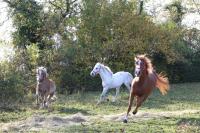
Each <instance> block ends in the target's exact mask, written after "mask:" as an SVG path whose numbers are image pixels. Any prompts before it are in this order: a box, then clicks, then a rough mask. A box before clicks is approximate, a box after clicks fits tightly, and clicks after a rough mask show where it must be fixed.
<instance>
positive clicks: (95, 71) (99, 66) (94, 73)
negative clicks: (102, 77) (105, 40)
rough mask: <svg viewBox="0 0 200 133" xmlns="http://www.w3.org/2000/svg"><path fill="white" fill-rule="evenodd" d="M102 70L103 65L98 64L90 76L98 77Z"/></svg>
mask: <svg viewBox="0 0 200 133" xmlns="http://www.w3.org/2000/svg"><path fill="white" fill-rule="evenodd" d="M100 70H101V63H99V62H98V63H96V65H95V66H94V68H93V70H92V71H91V72H90V75H91V76H92V77H94V76H96V75H97V74H99V72H100Z"/></svg>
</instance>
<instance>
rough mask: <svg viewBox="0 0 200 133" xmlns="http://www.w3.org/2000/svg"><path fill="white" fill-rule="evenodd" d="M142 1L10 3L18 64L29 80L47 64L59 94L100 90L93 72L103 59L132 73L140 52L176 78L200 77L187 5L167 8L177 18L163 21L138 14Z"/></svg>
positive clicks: (115, 68)
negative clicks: (184, 23)
mask: <svg viewBox="0 0 200 133" xmlns="http://www.w3.org/2000/svg"><path fill="white" fill-rule="evenodd" d="M136 4H137V2H136V1H128V0H112V1H108V0H83V1H82V2H78V1H76V0H75V1H71V0H57V1H48V2H46V3H45V4H44V5H43V4H39V3H38V2H36V1H35V0H30V1H26V0H23V1H19V0H13V1H10V2H9V6H10V7H11V9H13V10H11V11H12V12H11V13H12V14H13V17H14V19H13V20H14V23H13V24H14V26H15V28H16V31H15V32H14V33H13V43H14V45H15V46H16V49H17V52H16V56H17V59H16V60H17V62H16V67H20V66H23V67H24V70H23V72H22V73H23V74H24V75H25V76H23V78H25V79H27V80H26V81H25V82H24V84H25V85H29V84H32V83H33V82H35V68H36V67H37V66H45V67H47V70H48V73H49V75H50V78H52V79H53V80H55V81H56V85H57V88H58V89H57V90H58V92H61V93H70V94H71V93H73V92H77V91H85V90H100V89H101V88H102V87H101V80H100V78H99V77H97V78H91V77H90V75H89V73H90V71H91V70H92V67H93V66H94V65H95V63H97V62H102V63H104V64H106V65H108V66H109V67H110V68H111V70H113V72H117V71H122V70H124V71H129V72H131V73H132V72H133V70H134V56H135V55H136V54H144V53H145V54H147V55H148V56H149V57H151V59H152V61H153V64H154V66H155V68H156V71H157V72H161V71H163V72H164V73H166V74H167V76H168V77H169V78H170V81H171V82H186V81H199V80H200V78H199V76H197V74H196V73H195V72H196V71H198V66H199V65H198V63H199V45H198V42H199V36H198V33H199V32H198V30H194V29H193V30H191V31H187V30H184V29H183V28H182V27H180V26H179V25H177V23H179V22H180V21H181V19H182V16H183V14H184V12H183V8H182V7H181V3H180V2H179V1H177V2H174V3H173V4H172V5H169V6H168V7H167V9H168V10H169V11H170V13H171V15H174V16H172V19H171V20H170V21H169V22H167V23H165V24H162V25H158V24H155V23H153V22H152V20H151V19H150V18H149V17H148V16H146V15H145V14H143V13H142V15H138V14H137V12H138V11H137V6H136ZM193 39H194V40H193ZM194 42H197V43H194ZM194 70H195V71H194Z"/></svg>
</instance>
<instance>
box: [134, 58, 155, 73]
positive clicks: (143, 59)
mask: <svg viewBox="0 0 200 133" xmlns="http://www.w3.org/2000/svg"><path fill="white" fill-rule="evenodd" d="M137 58H138V59H140V60H142V61H143V62H144V63H145V65H146V68H147V72H148V74H149V73H152V72H153V66H152V63H151V60H150V59H149V58H148V57H146V55H138V56H137Z"/></svg>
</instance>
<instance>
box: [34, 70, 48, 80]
mask: <svg viewBox="0 0 200 133" xmlns="http://www.w3.org/2000/svg"><path fill="white" fill-rule="evenodd" d="M47 76H48V74H47V69H46V68H45V67H38V68H37V69H36V78H37V81H38V82H42V81H43V80H44V79H45V78H47Z"/></svg>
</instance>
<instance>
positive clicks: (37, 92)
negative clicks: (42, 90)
mask: <svg viewBox="0 0 200 133" xmlns="http://www.w3.org/2000/svg"><path fill="white" fill-rule="evenodd" d="M35 90H36V91H35V94H36V104H37V105H39V84H37V86H36V89H35Z"/></svg>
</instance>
